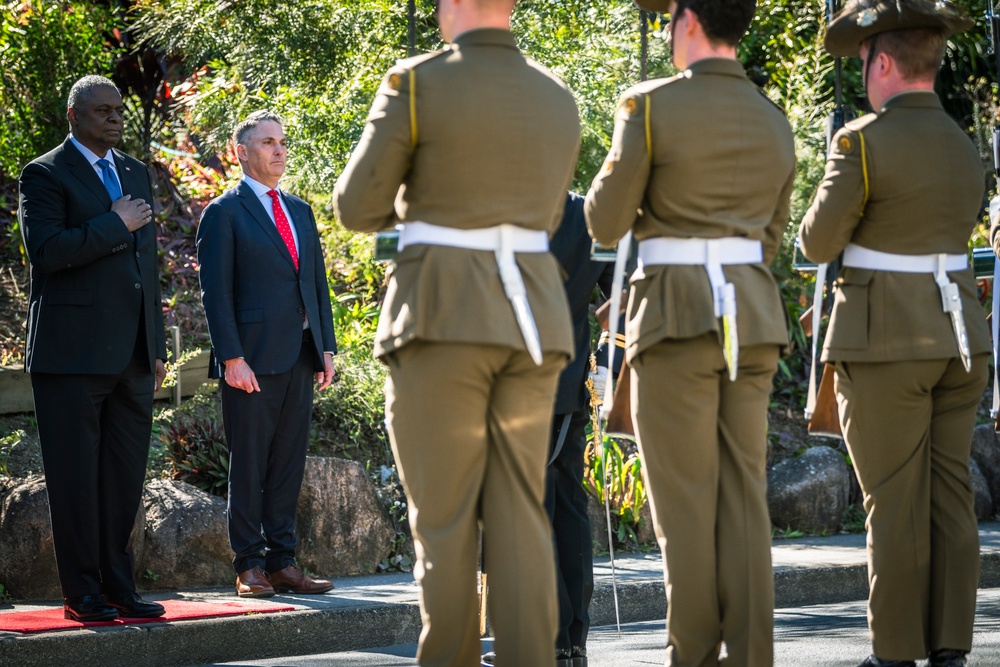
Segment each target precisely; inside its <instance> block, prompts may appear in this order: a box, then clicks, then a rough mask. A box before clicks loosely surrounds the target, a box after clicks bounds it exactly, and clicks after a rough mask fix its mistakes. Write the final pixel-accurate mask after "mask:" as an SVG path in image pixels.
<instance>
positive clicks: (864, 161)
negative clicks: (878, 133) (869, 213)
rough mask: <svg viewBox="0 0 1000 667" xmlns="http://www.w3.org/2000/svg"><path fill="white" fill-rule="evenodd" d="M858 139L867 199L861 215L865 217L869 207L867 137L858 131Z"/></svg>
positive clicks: (864, 200) (862, 202) (863, 203)
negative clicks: (866, 209)
mask: <svg viewBox="0 0 1000 667" xmlns="http://www.w3.org/2000/svg"><path fill="white" fill-rule="evenodd" d="M858 139H859V140H860V143H861V178H862V180H863V181H864V184H865V197H864V199H862V200H861V214H862V215H864V213H865V206H867V205H868V158H867V157H866V156H865V135H864V132H862V131H861V130H858Z"/></svg>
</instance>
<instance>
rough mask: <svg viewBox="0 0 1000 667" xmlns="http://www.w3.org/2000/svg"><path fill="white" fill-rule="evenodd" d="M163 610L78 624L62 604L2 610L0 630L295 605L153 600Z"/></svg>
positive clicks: (160, 620)
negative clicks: (67, 615)
mask: <svg viewBox="0 0 1000 667" xmlns="http://www.w3.org/2000/svg"><path fill="white" fill-rule="evenodd" d="M157 602H159V603H160V604H162V605H163V607H164V608H165V609H166V610H167V613H166V614H164V615H163V616H159V617H157V618H124V619H123V618H118V619H116V620H114V621H101V622H99V623H78V622H77V621H70V620H66V619H64V618H63V608H62V607H52V608H49V609H38V610H35V611H5V612H2V613H0V631H6V632H45V631H47V630H76V629H80V628H94V627H100V626H108V625H125V624H130V623H169V622H170V621H181V620H185V619H191V618H210V617H212V616H238V615H240V614H264V613H268V612H274V611H292V610H293V609H295V607H293V606H291V605H287V604H273V603H267V602H263V603H261V602H256V603H254V602H237V601H233V602H194V601H191V600H157Z"/></svg>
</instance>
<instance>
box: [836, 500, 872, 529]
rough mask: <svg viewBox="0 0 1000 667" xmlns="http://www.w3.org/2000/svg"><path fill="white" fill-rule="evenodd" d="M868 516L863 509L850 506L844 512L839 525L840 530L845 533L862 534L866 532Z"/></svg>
mask: <svg viewBox="0 0 1000 667" xmlns="http://www.w3.org/2000/svg"><path fill="white" fill-rule="evenodd" d="M867 521H868V515H867V514H866V513H865V509H864V508H863V507H859V506H858V505H851V506H850V507H848V508H847V511H846V512H844V520H843V522H842V523H841V524H840V530H842V531H843V532H845V533H863V532H865V530H867Z"/></svg>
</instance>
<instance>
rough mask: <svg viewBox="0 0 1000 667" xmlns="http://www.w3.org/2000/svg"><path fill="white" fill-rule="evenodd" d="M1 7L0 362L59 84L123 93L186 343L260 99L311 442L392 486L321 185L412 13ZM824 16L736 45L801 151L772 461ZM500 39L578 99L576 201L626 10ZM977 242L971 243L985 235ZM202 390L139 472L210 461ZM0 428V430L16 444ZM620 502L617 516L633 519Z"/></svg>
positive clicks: (556, 18)
mask: <svg viewBox="0 0 1000 667" xmlns="http://www.w3.org/2000/svg"><path fill="white" fill-rule="evenodd" d="M0 2H2V4H0V259H2V263H0V364H16V363H19V362H20V360H21V359H22V357H23V347H22V346H23V327H24V318H25V309H26V301H27V294H26V290H27V265H26V261H25V257H24V252H23V248H22V246H21V243H20V230H19V229H18V227H17V220H16V216H15V210H16V180H17V175H18V173H19V171H20V168H21V167H22V166H23V165H24V164H25V163H27V162H28V161H29V160H30V159H32V158H33V157H35V156H37V155H39V154H41V153H43V152H45V151H47V150H49V149H51V148H53V147H54V146H56V145H57V144H58V143H60V142H61V141H62V140H63V138H64V137H65V135H66V132H67V125H66V121H65V99H66V96H67V93H68V91H69V87H70V86H71V85H72V83H73V81H75V80H76V79H77V78H79V77H80V76H82V75H84V74H89V73H100V74H105V75H108V76H110V77H112V78H113V79H114V80H115V81H116V82H117V83H118V85H119V86H120V88H121V89H122V91H123V94H124V97H125V101H126V106H127V130H128V131H127V135H126V136H125V138H124V140H123V145H122V146H121V147H122V148H123V149H124V150H126V151H128V152H130V153H133V154H135V155H139V156H142V157H143V158H144V159H145V160H146V161H147V163H148V164H149V165H150V166H151V170H152V173H153V175H154V178H155V180H156V183H155V192H156V197H157V211H158V215H157V224H158V230H159V239H160V252H161V256H162V258H161V259H162V261H161V269H162V283H163V285H162V287H163V295H164V312H165V315H166V320H167V325H168V326H175V325H176V326H178V327H180V330H181V333H182V338H183V348H184V349H186V350H192V349H198V348H202V347H205V346H207V345H208V337H207V330H206V326H205V321H204V316H203V312H202V310H201V304H200V298H199V295H198V277H197V258H196V254H195V249H194V243H193V239H194V235H195V230H196V227H197V221H198V218H199V215H200V213H201V211H202V209H203V208H204V206H205V205H206V204H207V203H208V202H209V201H210V200H211V198H212V197H214V196H216V195H218V194H219V193H220V192H222V191H223V190H224V189H225V188H226V187H228V186H230V185H232V184H233V183H234V182H235V180H236V179H238V178H239V169H238V168H236V167H235V166H234V165H235V163H234V159H233V156H232V153H231V149H230V147H229V146H228V145H227V139H228V137H229V135H230V131H231V128H232V127H233V125H234V124H235V122H236V121H237V120H238V119H239V118H241V117H243V116H245V115H246V114H247V113H249V112H250V111H252V110H255V109H259V108H265V107H266V108H269V109H272V110H274V111H276V112H278V113H280V114H281V115H282V116H284V118H285V119H286V127H285V130H286V133H287V134H288V136H289V138H290V140H291V154H290V163H289V170H288V174H287V177H286V179H285V181H284V182H283V186H284V187H285V188H286V189H289V190H291V191H293V192H296V193H297V194H300V195H302V196H304V197H305V198H306V199H308V200H309V201H310V202H311V203H312V204H313V207H314V209H315V211H316V213H317V217H318V222H319V225H320V229H321V234H322V236H323V242H324V247H325V252H326V260H327V268H328V273H329V284H330V290H331V296H332V298H333V301H334V313H335V326H336V330H337V335H338V340H339V342H340V345H341V350H342V354H341V355H340V359H339V366H340V380H339V382H338V383H337V385H335V386H334V387H333V388H332V389H331V390H328V391H327V392H325V394H324V395H323V396H322V397H320V398H319V400H318V401H317V404H316V410H315V428H314V436H313V437H314V443H313V448H314V451H318V452H323V453H332V454H335V455H340V456H346V457H348V458H353V459H355V460H358V461H361V462H363V463H366V464H367V465H369V467H370V469H371V470H372V474H373V476H374V477H378V478H379V479H381V480H382V481H383V482H386V479H388V480H389V482H387V483H391V479H392V477H391V475H390V476H389V477H388V478H387V477H386V473H385V471H386V470H391V466H392V457H391V452H390V451H389V448H388V445H387V441H386V436H385V431H384V428H383V425H382V421H383V414H382V397H381V385H382V381H383V379H384V370H383V368H382V367H381V366H380V365H379V364H378V363H377V362H374V361H373V360H372V359H371V355H370V349H371V342H372V337H373V333H374V328H375V325H376V324H377V317H378V308H379V302H380V299H381V297H382V295H383V288H384V286H383V278H384V273H383V268H382V267H381V266H379V265H377V264H375V263H374V262H373V261H372V257H371V240H370V238H368V237H366V236H362V235H356V234H352V233H350V232H347V231H346V230H344V229H343V228H341V227H340V226H339V225H337V223H336V221H335V220H334V219H333V216H332V212H331V209H330V205H329V193H330V190H331V188H332V185H333V182H334V180H335V179H336V177H337V175H338V174H339V173H340V171H341V169H342V167H343V165H344V163H345V162H346V160H347V158H348V156H349V154H350V152H351V149H352V148H353V147H354V145H355V143H356V142H357V139H358V137H359V136H360V133H361V130H362V128H363V125H364V121H365V118H366V115H367V112H368V108H369V106H370V103H371V100H372V97H373V94H374V92H375V90H376V88H377V86H378V84H379V82H380V80H381V77H382V75H383V73H384V72H385V71H386V69H388V67H389V66H390V65H391V64H392V63H393V62H394V61H395V60H397V59H399V58H402V57H405V56H406V55H407V53H408V51H409V45H408V23H407V3H406V2H400V1H399V0H303V1H300V2H287V1H285V0H240V1H239V2H236V1H235V0H221V1H220V0H103V1H101V0H69V1H53V0H46V1H42V0H23V1H21V2H3V1H2V0H0ZM414 4H415V9H416V30H415V36H416V38H415V44H414V48H415V50H416V51H417V52H426V51H430V50H434V49H438V48H440V47H441V46H442V43H441V40H440V37H439V35H438V33H437V29H436V25H435V22H434V20H433V16H432V11H433V2H432V0H416V2H415V3H414ZM962 4H964V5H965V6H966V7H967V8H968V9H969V13H970V15H972V16H973V17H974V18H975V19H976V20H977V27H976V29H975V30H974V31H970V32H969V33H967V34H965V35H961V36H958V37H956V38H954V39H953V40H952V41H951V42H950V44H949V48H948V55H947V59H946V63H945V67H944V68H943V70H942V74H941V76H940V77H939V92H940V93H941V96H942V99H943V100H944V101H945V103H946V105H947V108H948V111H949V113H951V114H952V116H953V117H954V118H955V119H956V121H957V122H958V123H959V124H960V125H961V126H962V127H963V128H964V129H966V130H967V131H968V132H969V135H970V137H972V139H973V140H974V141H975V142H976V143H977V145H978V146H979V147H980V150H981V153H982V155H983V161H984V178H991V175H990V173H991V167H992V165H991V158H990V157H989V155H990V150H991V149H990V147H989V144H988V137H989V136H990V132H991V126H992V123H993V122H994V119H995V115H996V104H995V102H994V100H995V93H996V87H995V79H996V75H995V72H993V71H992V69H991V64H992V57H991V55H990V54H989V53H988V52H987V38H986V30H985V25H984V20H983V18H982V17H983V14H984V12H985V9H986V2H985V1H984V0H975V1H971V2H965V3H962ZM825 11H826V4H825V2H822V0H810V1H808V2H807V1H804V0H786V1H779V0H760V1H759V2H758V11H757V17H756V19H755V21H754V25H753V27H752V29H751V31H750V33H749V35H748V37H747V38H746V39H745V40H744V42H743V43H742V44H741V47H740V56H741V58H742V59H743V60H744V62H745V64H746V67H747V69H748V71H749V73H750V74H751V76H752V78H753V79H754V80H755V81H756V82H757V83H758V84H759V85H760V86H761V87H762V89H763V90H764V92H765V93H766V94H767V95H768V96H770V97H771V99H773V100H774V101H775V102H776V103H777V104H779V105H780V106H781V107H783V108H784V109H785V110H786V112H787V114H788V117H789V120H790V122H791V124H792V127H793V129H794V131H795V136H796V141H797V150H798V157H799V167H798V180H797V183H796V189H795V193H794V197H793V205H792V212H791V216H790V225H789V228H788V233H787V234H786V238H785V244H784V248H783V251H782V253H781V255H780V256H779V258H778V259H777V260H776V262H775V265H774V270H775V272H776V274H777V275H778V276H779V278H781V279H782V286H783V291H784V296H785V299H786V303H787V306H788V313H789V316H790V321H791V322H792V323H793V334H792V336H793V342H794V343H796V347H795V350H794V351H793V353H792V354H791V355H790V356H789V357H788V358H786V359H785V360H783V362H782V366H781V370H780V372H779V374H778V376H777V377H776V379H775V394H774V403H773V409H772V420H771V423H772V437H771V444H772V456H773V457H774V458H781V457H783V456H787V455H790V454H792V453H794V451H795V450H796V449H798V448H800V447H802V446H803V445H802V441H803V438H802V435H803V431H804V425H803V424H802V422H801V418H800V413H801V409H802V406H803V404H804V386H803V377H804V369H805V363H804V362H805V355H804V350H805V338H804V336H803V334H802V332H801V329H799V328H798V326H797V316H798V314H799V313H800V312H801V310H802V309H803V308H804V306H805V303H806V295H807V293H808V290H809V289H810V286H809V284H808V279H807V278H803V277H802V276H799V275H798V274H796V273H795V272H794V271H793V270H792V267H791V254H792V253H791V250H792V238H793V236H794V232H795V229H796V227H797V222H798V220H799V219H800V218H801V217H802V214H803V212H804V210H805V208H806V207H807V206H808V204H809V201H810V199H811V195H812V192H813V191H814V189H815V186H816V184H817V182H818V180H819V179H820V177H821V175H822V170H823V162H824V160H823V156H824V153H825V131H826V130H825V125H826V116H827V114H828V112H829V111H830V109H831V107H832V100H833V61H832V59H831V58H829V57H828V56H827V55H826V54H825V53H824V52H823V50H822V48H821V41H820V40H821V36H822V29H823V24H824V23H825V20H826V16H825ZM647 28H648V33H649V40H648V42H649V51H648V62H647V63H646V64H647V68H648V72H649V76H650V77H659V76H668V75H671V74H673V73H674V70H673V68H672V66H671V64H670V59H669V53H668V51H667V47H666V42H665V39H664V36H665V33H666V31H667V25H666V22H665V21H664V20H663V18H662V17H660V16H658V15H651V16H649V17H648V23H647ZM513 30H514V33H515V35H516V37H517V40H518V42H519V44H520V45H521V46H522V48H523V49H524V50H525V52H526V53H528V54H529V55H530V56H531V57H533V58H534V59H536V60H538V61H539V62H541V63H543V64H544V65H546V66H547V67H549V68H550V69H552V70H553V71H554V72H555V73H556V74H558V75H559V76H560V77H562V78H563V79H564V80H565V81H566V83H567V84H568V86H569V87H570V88H571V89H572V90H573V92H574V94H575V95H576V98H577V102H578V105H579V109H580V114H581V118H582V122H583V144H582V148H581V153H580V160H579V165H578V169H577V174H576V178H575V180H574V184H573V187H574V189H576V190H578V191H581V192H583V191H586V189H587V187H588V185H589V183H590V181H591V179H592V178H593V176H594V174H595V173H596V172H597V170H598V169H599V167H600V164H601V162H602V160H603V158H604V156H605V154H606V151H607V148H608V146H609V144H610V140H611V132H612V127H613V121H612V119H613V113H614V106H615V102H616V100H617V98H618V96H619V95H620V94H621V93H622V91H624V90H625V89H626V88H627V87H628V86H630V85H631V84H633V83H635V82H636V81H638V80H639V78H640V71H641V67H642V62H641V58H640V49H639V35H640V13H639V12H638V10H637V9H636V8H635V7H634V5H633V4H632V3H631V2H630V0H604V1H602V2H593V1H592V0H522V1H521V2H520V3H519V5H518V9H517V11H516V13H515V18H514V24H513ZM857 65H858V63H857V61H851V60H847V61H845V63H844V99H845V100H846V101H847V102H848V103H849V105H851V106H853V107H854V108H855V109H858V110H863V109H864V108H865V102H864V95H863V90H862V87H861V82H860V75H859V71H858V69H859V68H858V66H857ZM456 94H461V91H456ZM720 103H725V101H720ZM991 187H992V182H991ZM974 240H975V242H976V243H981V242H982V233H981V232H980V233H979V234H977V236H976V238H975V239H974ZM211 393H212V392H211V389H210V388H209V389H208V390H207V392H206V394H207V395H205V396H201V397H199V399H198V400H196V401H191V402H190V404H189V405H188V406H185V407H183V408H181V409H179V410H173V409H169V410H167V409H165V410H162V411H161V412H160V413H159V415H158V420H157V438H158V440H157V442H158V443H160V444H159V445H158V447H159V448H158V449H157V450H156V451H155V452H154V457H153V459H152V461H153V463H152V465H153V466H154V467H155V466H157V465H162V466H163V467H164V469H165V470H167V471H172V473H171V474H175V475H176V476H178V477H184V478H188V479H192V470H198V469H199V466H198V465H195V464H193V463H191V460H192V459H193V458H197V457H204V456H206V455H207V454H205V452H208V453H209V454H208V455H210V454H211V453H212V452H217V447H215V446H214V445H212V442H213V438H214V439H215V440H217V439H218V437H219V435H218V434H219V429H218V428H217V421H212V420H216V419H217V412H218V408H217V405H216V403H217V401H215V399H214V398H213V396H212V395H211ZM7 430H8V431H9V432H0V438H7V439H10V438H12V437H14V436H13V435H12V433H13V430H12V429H7ZM18 432H20V431H18ZM177 443H181V445H177ZM183 443H191V444H190V445H189V446H188V445H184V444H183ZM206 443H207V444H206ZM0 454H2V452H0ZM185 457H187V458H185ZM619 459H620V460H621V461H622V465H623V466H626V467H629V469H630V470H632V471H633V473H634V474H638V469H639V467H640V464H639V463H638V462H637V460H636V459H635V458H634V457H632V456H630V454H629V452H628V451H625V452H624V453H623V454H622V456H620V457H619ZM185 461H187V463H185ZM216 463H218V462H216ZM201 468H206V466H201ZM212 470H215V473H214V474H209V475H207V476H206V479H205V482H204V486H206V488H210V489H213V490H215V491H218V490H219V487H220V485H219V484H218V480H219V476H218V468H217V467H213V468H212ZM2 473H3V471H2V469H0V475H2ZM630 488H631V487H630ZM598 492H599V490H595V493H598ZM625 495H628V494H625ZM639 495H641V494H639ZM633 496H635V497H638V496H636V494H635V493H633ZM633 509H634V508H628V513H629V515H630V516H631V514H633V513H634V512H632V510H633ZM630 520H631V519H630Z"/></svg>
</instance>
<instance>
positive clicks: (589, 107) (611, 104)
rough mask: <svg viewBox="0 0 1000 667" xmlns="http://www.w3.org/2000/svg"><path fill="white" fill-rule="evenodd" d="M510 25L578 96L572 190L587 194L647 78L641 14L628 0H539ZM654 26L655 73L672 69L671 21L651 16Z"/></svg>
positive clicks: (651, 69)
mask: <svg viewBox="0 0 1000 667" xmlns="http://www.w3.org/2000/svg"><path fill="white" fill-rule="evenodd" d="M511 28H512V30H513V31H514V34H515V35H516V36H517V39H518V43H519V45H520V46H521V48H522V49H523V50H524V51H525V53H526V54H527V55H529V56H531V57H532V58H533V59H535V60H537V61H538V62H540V63H542V64H543V65H545V66H546V67H548V68H549V69H551V70H552V71H553V72H554V73H555V74H556V75H557V76H559V77H560V78H562V79H563V80H564V81H565V82H566V84H567V86H569V89H570V90H572V91H573V93H574V94H575V95H576V101H577V106H578V107H579V109H580V121H581V125H582V140H581V146H580V160H579V163H578V165H577V175H576V179H575V180H574V182H573V189H575V190H578V191H581V192H586V190H587V188H589V187H590V182H591V181H592V180H593V179H594V176H595V175H596V174H597V172H598V170H599V169H600V167H601V163H602V162H603V161H604V158H605V156H606V155H607V153H608V148H609V147H610V146H611V133H612V130H613V129H614V113H615V108H616V105H617V102H618V98H619V97H620V96H621V94H622V93H623V92H625V90H626V89H628V88H629V87H630V86H632V85H634V84H636V83H638V82H639V80H640V78H641V69H642V67H641V59H640V53H641V51H640V28H641V25H640V15H639V12H638V11H637V10H636V7H635V5H633V4H632V3H631V2H625V1H622V0H615V1H612V2H590V1H588V0H534V1H533V2H522V3H521V4H520V5H519V9H518V10H517V11H515V13H514V18H513V21H512V25H511ZM648 29H649V37H648V44H649V59H648V76H649V78H656V77H660V76H669V75H672V74H674V73H675V72H676V70H675V69H674V67H673V66H672V65H671V64H670V57H669V53H668V51H667V48H666V40H665V39H664V36H665V31H666V23H665V22H660V21H659V19H658V16H651V17H650V22H649V25H648Z"/></svg>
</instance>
